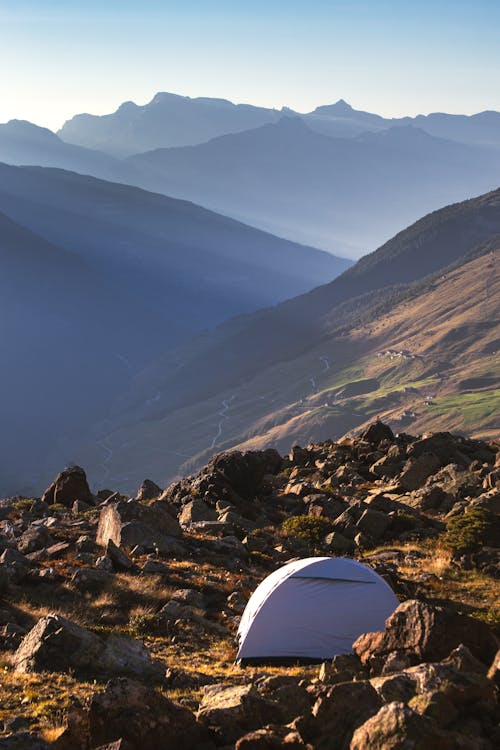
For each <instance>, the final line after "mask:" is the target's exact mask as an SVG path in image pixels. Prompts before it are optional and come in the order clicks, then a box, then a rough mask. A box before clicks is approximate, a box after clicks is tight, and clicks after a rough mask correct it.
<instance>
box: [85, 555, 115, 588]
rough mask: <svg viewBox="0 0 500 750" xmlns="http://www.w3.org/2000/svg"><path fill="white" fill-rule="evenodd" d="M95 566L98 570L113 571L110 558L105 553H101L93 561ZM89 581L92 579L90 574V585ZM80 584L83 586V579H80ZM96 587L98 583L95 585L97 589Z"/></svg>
mask: <svg viewBox="0 0 500 750" xmlns="http://www.w3.org/2000/svg"><path fill="white" fill-rule="evenodd" d="M95 568H96V570H98V571H104V572H105V573H114V572H115V569H114V566H113V563H112V562H111V560H110V558H109V557H107V555H101V556H100V557H98V558H97V560H96V561H95ZM98 580H99V579H96V584H98ZM108 580H111V579H108ZM91 581H92V576H89V583H90V585H92V584H91ZM82 585H83V587H85V586H84V584H83V581H82ZM98 588H99V585H97V589H98Z"/></svg>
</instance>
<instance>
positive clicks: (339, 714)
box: [306, 680, 382, 750]
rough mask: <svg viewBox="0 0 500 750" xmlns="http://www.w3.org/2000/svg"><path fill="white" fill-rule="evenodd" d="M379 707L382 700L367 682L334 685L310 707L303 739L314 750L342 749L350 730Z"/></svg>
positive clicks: (347, 741)
mask: <svg viewBox="0 0 500 750" xmlns="http://www.w3.org/2000/svg"><path fill="white" fill-rule="evenodd" d="M381 706H382V699H381V698H380V696H379V695H378V693H377V691H376V690H375V688H374V687H373V686H372V685H370V683H369V682H368V681H367V680H360V681H359V682H343V683H340V684H339V685H334V686H333V687H332V688H330V689H329V690H328V692H327V693H326V694H325V695H324V696H322V697H320V698H318V700H317V701H316V703H315V704H314V707H313V717H314V718H313V721H312V722H311V724H310V728H309V733H308V736H307V738H306V739H307V740H311V741H312V743H313V745H314V748H315V750H343V748H344V747H348V746H349V744H348V743H349V739H350V737H351V735H352V733H353V731H354V730H355V729H356V728H357V727H358V726H360V724H362V723H363V722H364V721H366V720H367V719H368V718H369V717H370V716H373V714H375V713H376V712H377V711H378V710H379V708H380V707H381Z"/></svg>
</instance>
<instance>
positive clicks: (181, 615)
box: [158, 599, 196, 622]
mask: <svg viewBox="0 0 500 750" xmlns="http://www.w3.org/2000/svg"><path fill="white" fill-rule="evenodd" d="M195 616H196V613H195V612H194V610H193V608H192V607H191V606H189V605H188V604H181V603H180V602H176V601H174V600H173V599H171V600H170V601H169V602H167V603H166V604H165V605H164V606H163V607H162V608H161V609H160V611H159V612H158V619H159V620H160V622H161V621H163V622H175V620H192V619H193V618H194V617H195Z"/></svg>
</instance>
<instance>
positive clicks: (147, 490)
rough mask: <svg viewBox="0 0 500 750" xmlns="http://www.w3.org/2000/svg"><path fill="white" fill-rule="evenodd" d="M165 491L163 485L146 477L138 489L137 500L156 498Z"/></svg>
mask: <svg viewBox="0 0 500 750" xmlns="http://www.w3.org/2000/svg"><path fill="white" fill-rule="evenodd" d="M162 492H163V490H162V488H161V487H158V485H157V484H156V483H155V482H152V481H151V479H145V480H144V482H143V483H142V484H141V486H140V487H139V489H138V491H137V495H136V498H135V499H136V500H139V502H144V500H154V498H155V497H160V495H161V493H162Z"/></svg>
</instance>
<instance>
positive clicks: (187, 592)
mask: <svg viewBox="0 0 500 750" xmlns="http://www.w3.org/2000/svg"><path fill="white" fill-rule="evenodd" d="M172 599H174V600H175V601H176V602H181V603H182V604H189V605H190V606H191V607H195V608H196V609H205V608H206V606H207V604H206V601H205V597H204V596H203V594H200V592H199V591H196V590H195V589H177V591H174V593H173V594H172Z"/></svg>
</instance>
